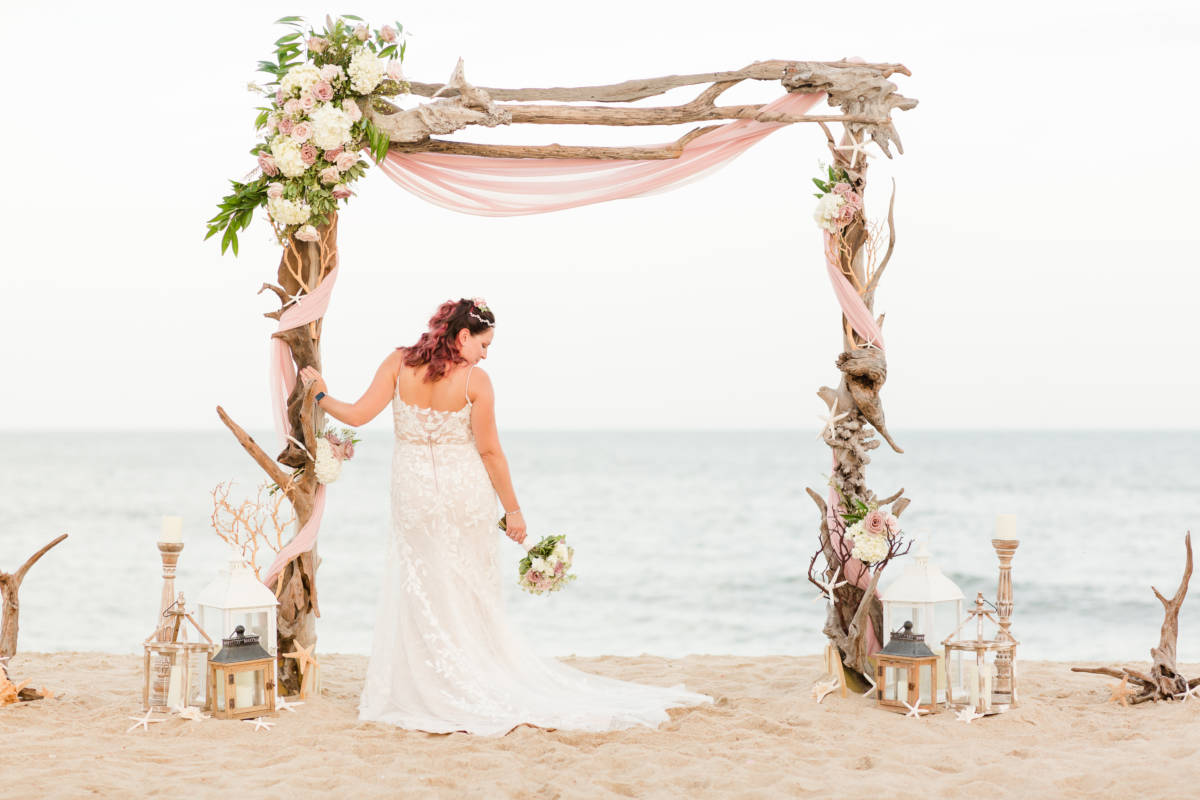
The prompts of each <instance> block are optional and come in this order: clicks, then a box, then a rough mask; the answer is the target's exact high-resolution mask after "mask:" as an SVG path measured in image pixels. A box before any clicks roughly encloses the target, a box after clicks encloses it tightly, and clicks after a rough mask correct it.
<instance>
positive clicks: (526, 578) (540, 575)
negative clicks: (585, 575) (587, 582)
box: [500, 518, 575, 594]
mask: <svg viewBox="0 0 1200 800" xmlns="http://www.w3.org/2000/svg"><path fill="white" fill-rule="evenodd" d="M507 529H508V526H507V525H506V524H505V522H504V519H503V518H501V519H500V530H502V531H503V530H507ZM566 538H567V537H566V536H565V535H559V536H547V537H545V538H543V539H542V540H541V541H540V542H538V543H537V544H535V545H533V546H532V547H530V548H528V549H527V550H526V552H525V557H524V558H523V559H521V563H519V564H518V565H517V573H518V578H517V585H518V586H520V587H521V588H522V589H524V590H525V591H527V592H529V593H530V594H545V593H546V592H557V591H558V590H559V589H561V588H563V587H564V586H566V585H567V584H568V583H570V582H571V581H573V580H575V576H574V575H572V574H570V573H569V572H568V571H567V570H569V569H571V562H572V561H574V559H575V548H573V547H568V546H567V542H566Z"/></svg>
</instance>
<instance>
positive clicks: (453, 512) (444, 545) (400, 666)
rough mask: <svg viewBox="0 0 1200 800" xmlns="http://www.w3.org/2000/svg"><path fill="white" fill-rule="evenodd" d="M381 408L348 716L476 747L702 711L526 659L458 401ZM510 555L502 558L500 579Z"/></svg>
mask: <svg viewBox="0 0 1200 800" xmlns="http://www.w3.org/2000/svg"><path fill="white" fill-rule="evenodd" d="M468 380H469V378H468ZM392 409H393V415H394V419H395V431H396V444H395V451H394V453H393V456H392V536H391V540H390V544H389V547H388V552H387V564H386V566H385V569H384V577H383V587H382V590H381V592H380V597H379V607H378V611H377V614H376V620H375V638H374V642H373V644H372V650H371V660H370V663H369V665H368V667H367V678H366V684H365V685H364V687H363V693H362V699H361V701H360V703H359V714H358V718H359V719H361V720H372V721H378V722H386V723H391V724H393V725H398V726H400V727H403V728H409V729H414V730H421V731H428V732H431V733H450V732H453V731H466V732H468V733H474V734H481V735H486V736H498V735H502V734H505V733H507V732H509V731H510V730H512V729H513V728H514V727H516V726H518V725H520V724H522V723H528V724H531V725H536V726H539V727H543V728H562V729H571V730H586V731H608V730H616V729H620V728H629V727H633V726H635V725H649V726H652V727H656V726H658V725H659V724H660V723H662V722H665V721H666V720H667V719H668V716H667V713H666V711H665V709H667V708H672V707H675V706H688V705H697V704H701V703H711V702H712V698H711V697H708V696H707V695H703V694H696V693H694V692H689V691H686V690H685V689H684V687H683V685H682V684H680V685H676V686H673V687H669V688H668V687H661V686H646V685H642V684H637V683H629V682H626V681H619V680H614V679H611V678H605V677H601V676H598V675H593V674H590V673H587V672H582V671H580V670H577V669H574V668H572V667H568V666H567V665H565V664H563V663H561V662H559V661H557V660H556V659H553V658H545V657H542V656H538V655H537V654H535V653H534V652H533V650H532V648H531V646H530V644H529V642H528V641H527V640H526V639H525V637H523V636H522V635H521V633H520V631H518V630H516V629H514V628H513V627H511V626H510V625H509V622H508V619H507V618H506V616H505V611H504V601H503V596H502V592H501V572H500V570H499V569H498V567H497V559H498V557H499V556H500V551H499V548H500V545H501V544H502V543H503V542H504V541H505V539H504V535H503V534H502V533H501V532H500V531H499V529H498V528H497V527H496V520H497V519H498V518H499V510H498V508H497V502H496V494H495V491H494V490H493V488H492V484H491V481H490V480H489V478H488V474H487V470H486V469H485V468H484V466H483V461H482V459H481V458H480V456H479V452H478V450H476V448H475V437H474V435H473V434H472V432H471V421H470V415H471V403H470V401H469V400H468V401H467V405H466V406H464V407H463V408H461V409H459V410H458V411H435V410H433V409H429V408H419V407H417V406H412V405H409V404H408V403H405V402H403V401H402V400H401V399H400V394H399V391H397V392H396V393H395V395H394V396H393V397H392ZM519 554H520V551H519V550H518V549H517V548H516V547H515V546H510V547H506V548H505V550H504V556H506V557H507V558H508V559H509V560H510V561H511V562H512V563H511V565H510V568H508V569H505V570H504V571H503V574H504V575H505V576H507V577H511V578H512V579H514V580H515V576H516V569H515V567H516V561H517V560H518V559H517V556H518V555H519ZM567 591H569V589H567ZM540 599H542V600H544V601H546V602H548V603H553V602H554V598H553V596H544V597H542V598H540Z"/></svg>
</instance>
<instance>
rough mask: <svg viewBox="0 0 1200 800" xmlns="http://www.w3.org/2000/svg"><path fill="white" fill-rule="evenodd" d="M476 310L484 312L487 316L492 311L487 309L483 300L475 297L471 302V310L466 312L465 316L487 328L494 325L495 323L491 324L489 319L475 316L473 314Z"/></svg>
mask: <svg viewBox="0 0 1200 800" xmlns="http://www.w3.org/2000/svg"><path fill="white" fill-rule="evenodd" d="M476 309H479V310H480V311H486V312H488V313H489V314H490V313H492V310H491V309H490V308H488V307H487V301H486V300H484V299H483V298H482V297H476V298H473V299H472V300H471V310H470V311H468V312H467V316H469V317H472V318H473V319H477V320H479V321H480V322H482V323H483V324H484V325H487V326H488V327H489V328H490V327H492V326H493V325H495V324H496V323H494V322H492V321H491V320H490V319H487V318H486V317H483V316H480V315H479V314H476V313H475V310H476Z"/></svg>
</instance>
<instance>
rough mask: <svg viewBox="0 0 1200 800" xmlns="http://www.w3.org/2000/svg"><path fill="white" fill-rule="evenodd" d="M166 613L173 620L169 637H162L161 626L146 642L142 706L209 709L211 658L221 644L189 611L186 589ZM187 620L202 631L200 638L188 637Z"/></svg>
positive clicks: (148, 707)
mask: <svg viewBox="0 0 1200 800" xmlns="http://www.w3.org/2000/svg"><path fill="white" fill-rule="evenodd" d="M165 616H166V617H167V619H168V620H170V621H169V622H168V624H167V630H168V631H169V633H168V634H167V636H166V638H165V640H163V639H160V638H159V633H160V631H161V630H162V628H161V627H160V628H159V629H158V630H155V632H154V633H152V634H150V636H148V637H147V638H146V641H145V642H144V643H143V645H142V647H143V649H144V650H145V664H144V669H143V681H142V709H143V710H144V711H160V712H165V711H169V710H170V709H171V708H173V707H177V706H197V707H199V708H203V709H205V710H207V709H208V705H209V702H210V698H209V696H208V694H207V691H206V690H207V688H208V659H209V658H211V657H212V655H213V653H215V652H217V645H216V644H214V643H213V640H212V639H210V638H209V636H208V634H207V633H205V632H204V629H203V628H201V627H200V625H199V624H197V623H196V620H195V618H193V617H192V615H191V614H189V613H188V612H187V607H186V606H185V605H184V600H183V592H180V593H179V599H178V600H176V601H175V603H174V604H172V606H171V607H170V608H168V609H167V610H166V612H165ZM185 620H186V621H187V622H189V623H191V626H192V628H194V629H195V631H196V633H198V634H200V639H199V640H197V641H195V642H189V641H188V640H187V627H186V626H185V625H184V624H183V623H184V621H185Z"/></svg>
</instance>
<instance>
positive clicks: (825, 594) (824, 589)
mask: <svg viewBox="0 0 1200 800" xmlns="http://www.w3.org/2000/svg"><path fill="white" fill-rule="evenodd" d="M841 571H842V567H841V565H840V564H839V565H838V566H837V567H836V568H835V569H834V570H833V577H832V578H830V579H829V580H828V581H822V580H818V581H817V583H818V584H819V585H820V587H821V593H820V594H819V595H817V596H816V597H814V598H813V599H814V600H828V601H829V602H831V603H832V602H833V590H834V589H836V588H838V587H839V586H845V585H846V583H847V581H840V582H839V581H838V574H839V573H841Z"/></svg>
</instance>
